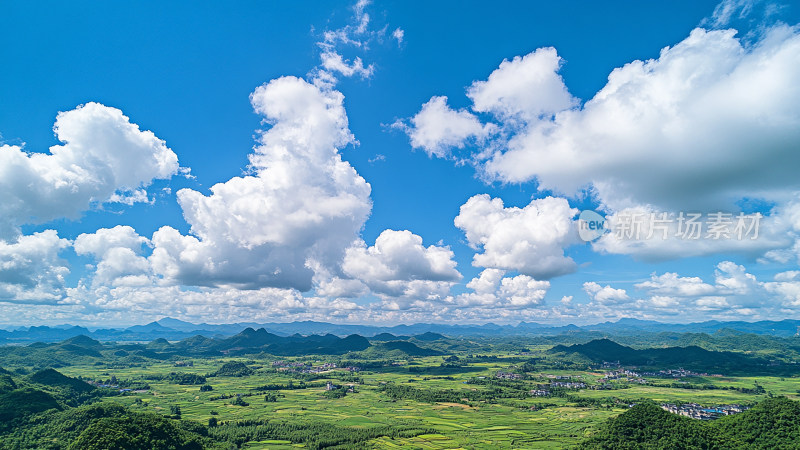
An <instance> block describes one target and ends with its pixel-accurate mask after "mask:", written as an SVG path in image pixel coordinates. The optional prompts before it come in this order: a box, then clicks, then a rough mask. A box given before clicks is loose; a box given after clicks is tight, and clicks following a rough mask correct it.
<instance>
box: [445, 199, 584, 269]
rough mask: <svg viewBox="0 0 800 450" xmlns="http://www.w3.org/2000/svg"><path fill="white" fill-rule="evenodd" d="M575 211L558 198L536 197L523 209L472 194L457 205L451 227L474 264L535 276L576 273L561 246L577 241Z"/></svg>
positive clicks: (572, 262) (573, 263) (570, 259)
mask: <svg viewBox="0 0 800 450" xmlns="http://www.w3.org/2000/svg"><path fill="white" fill-rule="evenodd" d="M577 213H578V211H577V210H576V209H574V208H570V206H569V203H567V201H566V200H565V199H563V198H555V197H546V198H542V199H535V200H532V201H531V202H530V204H528V205H527V206H525V207H524V208H517V207H509V208H506V207H505V206H504V205H503V201H502V200H501V199H499V198H495V199H492V198H491V197H489V195H487V194H482V195H476V196H474V197H472V198H470V199H469V200H467V202H466V203H465V204H463V205H462V206H461V210H460V212H459V214H458V216H457V217H456V218H455V225H456V227H458V228H460V229H461V230H463V231H464V233H465V234H466V237H467V241H468V243H469V244H470V246H472V247H473V248H475V249H476V250H482V251H481V252H480V253H477V254H475V256H474V258H473V265H474V266H476V267H487V268H494V269H503V270H516V271H518V272H519V273H521V274H524V275H529V276H531V277H533V278H536V279H539V280H546V279H549V278H552V277H555V276H559V275H564V274H567V273H570V272H573V271H575V269H576V265H575V261H573V260H572V258H570V257H568V256H566V255H565V254H564V248H565V247H567V246H569V245H572V244H573V243H575V242H577V233H576V231H575V228H574V226H573V222H572V218H573V217H574V216H575V215H576V214H577Z"/></svg>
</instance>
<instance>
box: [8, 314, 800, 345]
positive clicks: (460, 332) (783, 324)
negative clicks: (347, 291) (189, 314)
mask: <svg viewBox="0 0 800 450" xmlns="http://www.w3.org/2000/svg"><path fill="white" fill-rule="evenodd" d="M247 328H252V329H254V330H257V329H260V328H263V329H264V330H265V331H266V332H268V333H270V334H273V335H276V336H284V337H287V336H292V335H296V334H297V335H303V336H309V335H326V334H332V335H335V336H349V335H352V334H358V335H360V336H365V337H372V336H375V337H376V338H377V340H388V339H386V337H387V336H382V335H383V334H387V335H389V334H390V335H393V337H392V338H390V339H397V338H395V337H394V336H400V339H402V337H404V336H412V335H417V336H419V335H424V334H425V333H440V334H443V335H446V336H515V335H529V336H530V335H534V336H537V335H538V336H552V335H560V334H566V333H580V332H594V333H601V334H607V335H610V336H626V335H635V334H642V333H660V332H675V333H709V334H711V333H715V332H717V331H719V330H722V329H728V330H736V331H739V332H742V333H753V334H763V335H771V336H783V337H787V336H795V335H797V334H798V331H799V330H800V320H792V319H786V320H781V321H769V320H764V321H759V322H743V321H733V322H720V321H715V320H712V321H707V322H698V323H689V324H671V323H661V322H655V321H647V320H638V319H620V320H619V321H617V322H603V323H598V324H594V325H582V326H577V325H571V324H570V325H564V326H552V325H544V324H538V323H527V322H521V323H519V324H518V325H497V324H493V323H487V324H484V325H446V324H434V323H418V324H413V325H395V326H373V325H348V324H333V323H326V322H313V321H303V322H290V323H262V324H259V323H250V322H245V323H232V324H207V323H201V324H194V323H190V322H184V321H182V320H178V319H172V318H164V319H161V320H159V321H157V322H151V323H148V324H146V325H134V326H131V327H127V328H100V329H94V330H90V329H88V328H86V327H80V326H74V325H62V326H54V327H49V326H32V327H18V328H15V329H11V330H0V344H14V343H26V342H36V341H41V342H57V341H62V340H64V339H68V338H71V337H74V336H79V335H84V336H89V337H91V338H93V339H97V340H99V341H118V342H123V341H125V342H150V341H152V340H154V339H165V340H168V341H177V340H182V339H187V338H190V337H192V336H196V335H202V336H205V337H207V338H225V337H230V336H233V335H235V334H238V333H241V332H242V331H243V330H245V329H247Z"/></svg>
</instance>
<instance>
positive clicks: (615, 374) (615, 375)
mask: <svg viewBox="0 0 800 450" xmlns="http://www.w3.org/2000/svg"><path fill="white" fill-rule="evenodd" d="M599 381H600V382H601V383H602V384H601V387H600V388H599V389H603V387H602V385H604V384H608V383H610V382H612V381H625V382H627V383H638V384H646V383H647V380H645V379H644V378H642V374H639V373H638V372H634V371H632V370H628V369H617V370H612V371H611V372H606V373H605V374H603V378H600V380H599Z"/></svg>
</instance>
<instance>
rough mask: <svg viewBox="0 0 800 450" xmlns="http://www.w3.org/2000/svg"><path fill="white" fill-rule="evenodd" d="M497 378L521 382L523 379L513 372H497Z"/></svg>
mask: <svg viewBox="0 0 800 450" xmlns="http://www.w3.org/2000/svg"><path fill="white" fill-rule="evenodd" d="M494 377H495V378H499V379H501V380H519V379H522V375H520V374H518V373H513V372H497V373H495V374H494Z"/></svg>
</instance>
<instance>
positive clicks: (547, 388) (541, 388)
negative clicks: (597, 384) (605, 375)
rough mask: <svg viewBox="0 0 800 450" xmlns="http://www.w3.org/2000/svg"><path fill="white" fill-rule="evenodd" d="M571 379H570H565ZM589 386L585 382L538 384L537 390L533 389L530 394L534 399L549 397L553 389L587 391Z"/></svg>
mask: <svg viewBox="0 0 800 450" xmlns="http://www.w3.org/2000/svg"><path fill="white" fill-rule="evenodd" d="M564 378H566V379H569V377H564ZM587 387H588V385H587V384H586V383H584V382H583V381H553V382H551V383H550V384H537V385H536V389H531V390H530V394H531V395H532V396H534V397H547V396H548V395H550V393H551V392H552V390H553V389H555V388H560V389H586V388H587Z"/></svg>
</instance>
